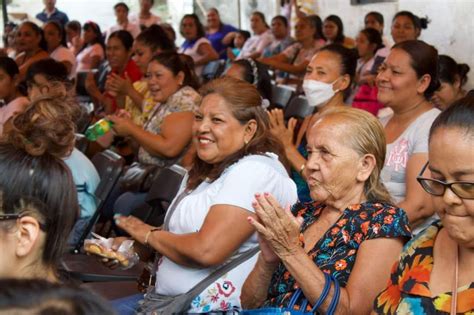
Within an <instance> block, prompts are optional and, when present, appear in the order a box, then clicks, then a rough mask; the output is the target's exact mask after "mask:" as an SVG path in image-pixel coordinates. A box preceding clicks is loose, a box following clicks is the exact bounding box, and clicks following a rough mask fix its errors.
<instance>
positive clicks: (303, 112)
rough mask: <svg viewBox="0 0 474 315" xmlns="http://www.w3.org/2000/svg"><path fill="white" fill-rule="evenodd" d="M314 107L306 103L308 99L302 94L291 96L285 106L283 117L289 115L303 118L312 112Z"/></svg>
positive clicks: (287, 117) (288, 117)
mask: <svg viewBox="0 0 474 315" xmlns="http://www.w3.org/2000/svg"><path fill="white" fill-rule="evenodd" d="M313 110H314V108H313V107H311V106H309V105H308V101H307V100H306V97H304V96H301V95H300V96H297V97H293V98H292V99H291V101H290V103H289V104H288V106H286V108H285V119H290V118H291V117H295V118H300V119H304V118H305V117H306V116H308V115H311V114H312V113H313Z"/></svg>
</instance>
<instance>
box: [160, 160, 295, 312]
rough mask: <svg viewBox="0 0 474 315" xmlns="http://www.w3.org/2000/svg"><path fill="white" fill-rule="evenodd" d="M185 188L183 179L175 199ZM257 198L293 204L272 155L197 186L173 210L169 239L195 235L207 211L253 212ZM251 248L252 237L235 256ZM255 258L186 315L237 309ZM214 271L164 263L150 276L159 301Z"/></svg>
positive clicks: (254, 237) (290, 185)
mask: <svg viewBox="0 0 474 315" xmlns="http://www.w3.org/2000/svg"><path fill="white" fill-rule="evenodd" d="M185 182H186V178H185V180H183V184H182V187H181V189H180V192H179V193H181V192H182V191H183V190H184V187H185ZM263 192H269V193H271V194H272V195H273V196H275V198H276V199H277V200H278V201H279V203H280V204H281V205H282V206H286V205H289V204H294V203H295V202H296V200H297V194H296V185H295V183H294V182H293V181H292V180H291V179H290V178H289V177H288V174H287V173H286V170H285V168H284V167H283V165H282V164H281V163H280V162H279V161H278V158H277V156H276V155H275V154H273V153H267V155H265V156H263V155H250V156H246V157H244V158H242V159H241V160H240V161H238V162H237V163H235V164H233V165H231V166H229V167H228V168H227V169H226V170H225V171H224V172H223V173H222V175H221V176H220V177H219V178H218V179H217V180H215V181H214V182H212V183H208V182H203V183H201V184H200V185H199V186H198V187H197V188H196V189H195V190H194V191H193V192H191V193H190V194H189V195H188V196H186V197H185V198H184V199H182V201H181V202H180V203H179V205H178V206H177V208H176V210H175V211H174V213H173V215H172V217H171V220H170V225H169V227H170V231H171V232H173V233H175V234H185V233H193V232H196V231H199V229H200V228H201V227H202V224H203V222H204V220H205V218H206V216H207V214H208V212H209V210H210V208H211V207H212V206H213V205H221V204H227V205H232V206H237V207H240V208H243V209H245V210H247V211H249V212H254V209H253V207H252V202H253V200H254V198H255V197H254V195H255V193H263ZM179 193H178V194H179ZM243 224H246V222H245V223H243ZM257 245H258V240H257V235H256V233H255V234H254V235H252V236H251V237H250V238H249V239H248V240H247V241H246V242H245V243H243V244H242V246H241V247H240V248H239V249H238V251H237V252H238V253H242V252H244V251H246V250H248V249H250V248H253V247H255V246H257ZM235 254H237V253H235ZM257 256H258V255H255V256H254V257H252V258H250V259H249V260H247V261H246V262H244V263H242V264H241V265H239V266H238V267H236V268H235V269H233V270H232V271H230V272H228V273H227V274H226V275H224V276H223V277H221V278H220V279H219V280H217V281H216V282H214V283H213V284H212V285H210V286H209V287H208V288H207V289H205V290H204V291H203V293H201V294H200V295H199V296H198V297H196V298H195V299H194V300H193V302H192V303H191V308H190V310H189V312H191V313H193V312H194V313H202V312H209V311H212V310H225V309H232V308H240V292H241V288H242V285H243V283H244V281H245V279H246V278H247V276H248V274H249V273H250V271H251V270H252V269H253V267H254V265H255V263H256V261H257ZM215 268H216V267H213V268H202V269H198V268H190V267H184V266H181V265H178V264H175V263H174V262H173V261H171V260H170V259H168V258H166V257H164V258H163V260H162V261H161V263H160V265H159V267H158V271H157V273H156V292H157V293H159V294H165V295H176V294H181V293H185V292H187V291H189V290H190V289H191V288H192V287H193V286H194V285H196V284H197V283H198V282H199V281H201V280H203V279H204V278H206V277H207V276H208V275H209V274H210V273H211V272H212V271H213V270H215Z"/></svg>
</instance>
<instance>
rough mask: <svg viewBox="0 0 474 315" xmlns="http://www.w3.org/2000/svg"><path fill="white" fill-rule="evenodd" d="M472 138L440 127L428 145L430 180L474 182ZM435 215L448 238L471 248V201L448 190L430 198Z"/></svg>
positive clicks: (473, 242) (473, 203)
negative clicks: (441, 194) (446, 232)
mask: <svg viewBox="0 0 474 315" xmlns="http://www.w3.org/2000/svg"><path fill="white" fill-rule="evenodd" d="M473 148H474V135H473V133H472V131H471V132H467V131H466V130H465V129H459V128H453V127H450V128H440V129H438V130H436V131H435V133H434V134H433V135H432V138H431V141H430V144H429V161H430V164H429V169H430V170H431V177H432V178H434V179H438V180H441V181H444V182H448V183H449V182H453V181H468V182H474V164H473V163H472V161H473V156H474V149H473ZM431 197H432V198H433V205H434V207H435V211H436V213H437V214H438V215H439V217H440V218H441V221H442V222H443V226H444V227H445V228H446V229H447V231H448V234H449V236H450V237H451V238H452V239H454V240H455V241H456V242H457V243H459V244H460V245H461V246H463V247H468V248H470V249H474V200H472V199H461V198H459V197H458V196H457V195H456V194H455V193H453V191H452V190H451V189H446V190H445V192H444V195H443V196H431Z"/></svg>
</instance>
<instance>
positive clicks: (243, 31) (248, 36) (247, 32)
mask: <svg viewBox="0 0 474 315" xmlns="http://www.w3.org/2000/svg"><path fill="white" fill-rule="evenodd" d="M237 33H238V34H240V35H241V36H243V37H244V38H245V40H247V39H249V38H250V37H252V34H250V32H249V31H246V30H238V31H237Z"/></svg>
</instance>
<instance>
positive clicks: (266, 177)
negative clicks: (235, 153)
mask: <svg viewBox="0 0 474 315" xmlns="http://www.w3.org/2000/svg"><path fill="white" fill-rule="evenodd" d="M223 176H225V179H224V181H223V182H222V186H221V189H220V190H219V193H218V196H217V197H216V198H215V200H214V201H213V202H212V205H216V204H227V205H232V206H237V207H240V208H243V209H246V210H248V211H250V212H254V211H255V210H254V209H253V207H252V202H253V201H254V200H255V194H256V193H264V192H269V193H271V194H273V195H274V196H275V198H276V199H277V200H278V201H279V202H280V203H281V205H282V206H286V205H287V204H293V203H294V202H296V198H297V197H296V186H294V184H293V183H292V182H291V180H290V179H289V178H282V175H281V174H279V173H278V172H277V171H276V170H275V169H274V168H273V167H272V166H269V165H266V164H265V163H262V162H257V161H242V162H238V163H237V164H236V165H234V166H231V169H229V170H228V173H227V174H224V175H223ZM284 181H285V182H284Z"/></svg>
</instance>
